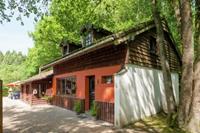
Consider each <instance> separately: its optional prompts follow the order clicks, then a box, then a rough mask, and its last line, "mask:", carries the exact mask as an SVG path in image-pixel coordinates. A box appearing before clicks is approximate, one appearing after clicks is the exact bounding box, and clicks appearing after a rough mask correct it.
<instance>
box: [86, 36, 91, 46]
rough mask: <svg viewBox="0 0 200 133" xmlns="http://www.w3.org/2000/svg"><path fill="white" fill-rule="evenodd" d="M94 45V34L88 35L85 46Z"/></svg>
mask: <svg viewBox="0 0 200 133" xmlns="http://www.w3.org/2000/svg"><path fill="white" fill-rule="evenodd" d="M91 44H92V33H88V34H87V36H86V37H85V45H86V46H89V45H91Z"/></svg>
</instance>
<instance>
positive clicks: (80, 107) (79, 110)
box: [73, 101, 83, 114]
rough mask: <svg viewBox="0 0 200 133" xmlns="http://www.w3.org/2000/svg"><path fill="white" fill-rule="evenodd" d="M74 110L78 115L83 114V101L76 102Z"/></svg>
mask: <svg viewBox="0 0 200 133" xmlns="http://www.w3.org/2000/svg"><path fill="white" fill-rule="evenodd" d="M73 110H74V111H75V112H76V113H78V114H80V113H82V112H83V111H82V106H81V101H75V103H74V108H73Z"/></svg>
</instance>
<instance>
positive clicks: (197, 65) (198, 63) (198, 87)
mask: <svg viewBox="0 0 200 133" xmlns="http://www.w3.org/2000/svg"><path fill="white" fill-rule="evenodd" d="M195 7H196V8H195V21H194V22H195V29H194V30H195V34H194V43H195V44H196V48H195V49H196V54H195V55H196V56H195V57H196V58H195V62H194V87H193V88H194V89H193V96H192V103H191V104H192V105H191V112H190V118H189V122H188V126H187V129H188V130H189V131H190V132H191V133H200V0H196V1H195Z"/></svg>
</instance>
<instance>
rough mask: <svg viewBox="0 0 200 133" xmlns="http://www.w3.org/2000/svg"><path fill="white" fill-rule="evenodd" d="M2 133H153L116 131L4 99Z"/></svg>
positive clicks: (54, 110)
mask: <svg viewBox="0 0 200 133" xmlns="http://www.w3.org/2000/svg"><path fill="white" fill-rule="evenodd" d="M3 132H4V133H154V132H150V130H146V129H145V130H144V129H143V128H138V127H135V128H134V129H132V128H131V129H127V128H126V129H115V128H114V127H113V125H112V124H110V123H107V122H103V121H99V120H98V121H96V120H93V119H92V118H88V117H83V116H77V115H76V114H75V113H74V112H72V111H69V110H66V109H63V108H59V107H56V106H51V105H37V106H33V107H31V106H29V105H27V104H25V103H24V102H22V101H20V100H11V99H8V98H3Z"/></svg>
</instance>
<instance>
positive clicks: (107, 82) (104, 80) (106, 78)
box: [101, 75, 114, 85]
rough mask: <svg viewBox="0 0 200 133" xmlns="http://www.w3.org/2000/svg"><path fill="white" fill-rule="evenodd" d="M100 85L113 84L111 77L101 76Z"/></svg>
mask: <svg viewBox="0 0 200 133" xmlns="http://www.w3.org/2000/svg"><path fill="white" fill-rule="evenodd" d="M108 78H111V81H108V80H110V79H108ZM101 83H102V84H107V85H109V84H113V83H114V77H113V75H103V76H101Z"/></svg>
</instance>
